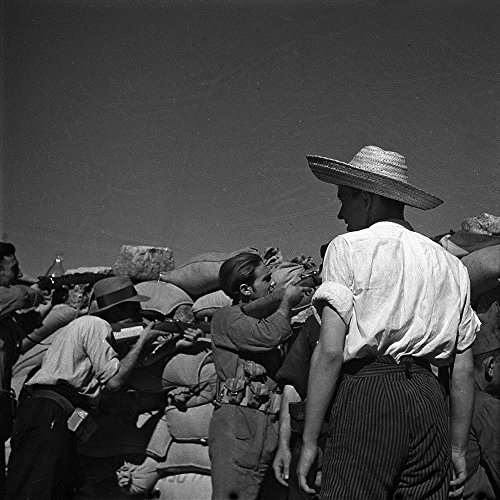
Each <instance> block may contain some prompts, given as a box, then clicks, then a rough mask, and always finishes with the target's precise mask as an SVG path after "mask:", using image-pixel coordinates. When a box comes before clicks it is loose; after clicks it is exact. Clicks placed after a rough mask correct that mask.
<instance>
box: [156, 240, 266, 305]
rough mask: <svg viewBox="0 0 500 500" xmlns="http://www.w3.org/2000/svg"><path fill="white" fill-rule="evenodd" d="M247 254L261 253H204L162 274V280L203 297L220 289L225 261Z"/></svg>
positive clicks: (194, 295)
mask: <svg viewBox="0 0 500 500" xmlns="http://www.w3.org/2000/svg"><path fill="white" fill-rule="evenodd" d="M245 252H248V253H257V254H258V253H259V252H258V250H256V249H255V248H250V247H248V248H243V249H241V250H236V251H235V252H231V253H220V252H210V253H203V254H200V255H197V256H196V257H193V258H192V259H189V260H188V261H187V262H185V263H184V264H182V265H181V266H180V267H178V268H176V269H172V270H170V271H166V272H162V273H161V274H160V279H161V280H162V281H165V282H167V283H173V284H174V285H177V286H178V287H180V288H182V289H183V290H184V291H186V292H187V293H189V294H190V295H191V296H193V297H201V296H202V295H204V294H206V293H208V292H212V291H214V290H217V289H218V288H219V269H220V267H221V266H222V264H223V263H224V261H226V260H227V259H230V258H231V257H234V256H235V255H238V254H240V253H245Z"/></svg>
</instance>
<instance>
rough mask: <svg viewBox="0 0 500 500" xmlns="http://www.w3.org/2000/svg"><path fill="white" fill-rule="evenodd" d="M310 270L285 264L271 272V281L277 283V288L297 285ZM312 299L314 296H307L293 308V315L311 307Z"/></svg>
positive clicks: (295, 264) (289, 263) (299, 265)
mask: <svg viewBox="0 0 500 500" xmlns="http://www.w3.org/2000/svg"><path fill="white" fill-rule="evenodd" d="M308 270H310V269H308V268H307V269H306V267H304V265H302V264H297V263H295V262H283V263H282V264H280V265H278V266H277V267H276V268H275V269H274V270H273V271H272V272H271V279H272V280H273V281H274V283H275V288H281V287H287V286H288V285H295V284H296V283H297V282H298V281H299V278H300V276H301V275H303V274H304V273H306V272H307V271H308ZM311 298H312V294H311V295H305V296H304V297H303V298H302V299H301V301H300V302H299V303H298V304H297V305H296V306H295V307H294V308H293V314H297V313H298V312H299V311H301V310H303V309H305V308H307V307H309V305H310V304H311Z"/></svg>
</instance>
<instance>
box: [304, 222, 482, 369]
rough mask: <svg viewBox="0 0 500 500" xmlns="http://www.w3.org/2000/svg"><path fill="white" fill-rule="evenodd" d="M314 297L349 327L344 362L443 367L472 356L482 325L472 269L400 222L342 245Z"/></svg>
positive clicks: (335, 245)
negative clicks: (423, 362) (464, 354)
mask: <svg viewBox="0 0 500 500" xmlns="http://www.w3.org/2000/svg"><path fill="white" fill-rule="evenodd" d="M322 278H323V280H322V284H321V286H320V287H319V288H318V289H317V291H316V293H315V294H314V296H313V305H314V306H315V314H316V315H317V316H318V317H321V310H322V308H323V307H324V305H325V303H326V302H327V303H328V304H329V305H330V306H331V307H333V308H334V309H335V310H336V311H337V312H338V314H339V315H340V317H341V318H342V320H343V321H344V322H345V324H346V325H348V334H347V337H346V342H345V348H344V361H349V360H350V359H354V358H363V357H366V356H379V355H392V356H393V357H394V358H395V359H396V361H398V360H399V358H401V356H405V355H413V356H418V357H424V358H426V359H427V360H428V361H429V362H431V363H433V364H434V365H436V366H444V365H447V364H449V363H450V362H451V358H452V355H453V354H454V353H455V352H457V351H458V352H461V351H464V350H465V349H467V348H468V347H469V346H470V345H471V344H472V342H473V341H474V339H475V336H476V334H475V332H476V331H477V330H478V329H479V326H480V322H479V319H478V318H477V316H476V314H475V313H474V312H473V311H472V309H471V307H470V283H469V276H468V273H467V270H466V268H465V266H464V265H463V264H462V263H461V262H460V261H459V260H458V259H457V258H456V257H454V256H453V255H451V254H449V253H448V252H446V250H444V249H443V248H442V247H440V246H439V245H438V244H436V243H434V242H433V241H432V240H430V239H429V238H427V237H425V236H423V235H421V234H418V233H416V232H413V231H410V230H408V229H406V228H405V227H403V226H401V225H400V224H397V223H395V222H390V221H383V222H378V223H376V224H373V225H372V226H370V227H369V228H367V229H363V230H361V231H354V232H352V233H347V234H344V235H341V236H338V237H337V238H335V239H334V240H333V241H332V242H331V243H330V245H329V246H328V249H327V252H326V254H325V259H324V263H323V274H322Z"/></svg>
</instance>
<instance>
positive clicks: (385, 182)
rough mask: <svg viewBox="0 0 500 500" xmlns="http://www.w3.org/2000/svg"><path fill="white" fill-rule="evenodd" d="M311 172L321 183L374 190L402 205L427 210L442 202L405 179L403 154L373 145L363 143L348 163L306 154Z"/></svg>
mask: <svg viewBox="0 0 500 500" xmlns="http://www.w3.org/2000/svg"><path fill="white" fill-rule="evenodd" d="M307 160H308V162H309V166H310V167H311V170H312V172H313V174H314V175H315V176H316V177H317V178H318V179H319V180H320V181H323V182H328V183H330V184H337V185H343V186H349V187H352V188H356V189H361V190H363V191H368V192H370V193H375V194H378V195H381V196H385V197H386V198H390V199H392V200H398V201H401V202H403V203H404V204H405V205H410V206H412V207H416V208H420V209H422V210H429V209H431V208H435V207H437V206H438V205H441V203H443V200H440V199H439V198H436V197H435V196H432V195H431V194H429V193H426V192H425V191H422V190H421V189H418V188H416V187H415V186H412V185H411V184H410V183H409V182H408V167H407V166H406V160H405V158H404V156H402V155H400V154H399V153H395V152H393V151H386V150H384V149H381V148H379V147H377V146H365V147H364V148H363V149H361V150H360V151H359V152H358V153H357V154H356V156H355V157H354V158H353V159H352V160H351V161H350V162H349V163H345V162H343V161H339V160H332V159H330V158H324V157H322V156H312V155H308V156H307Z"/></svg>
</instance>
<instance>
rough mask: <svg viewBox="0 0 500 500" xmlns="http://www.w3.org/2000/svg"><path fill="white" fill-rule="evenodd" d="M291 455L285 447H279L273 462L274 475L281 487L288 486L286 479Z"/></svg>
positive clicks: (288, 474)
mask: <svg viewBox="0 0 500 500" xmlns="http://www.w3.org/2000/svg"><path fill="white" fill-rule="evenodd" d="M291 459H292V454H291V453H290V449H289V448H288V446H286V445H281V444H280V445H279V446H278V450H277V451H276V455H275V456H274V461H273V470H274V475H275V477H276V479H277V480H278V482H279V483H280V484H282V485H283V486H288V478H289V477H290V461H291Z"/></svg>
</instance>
